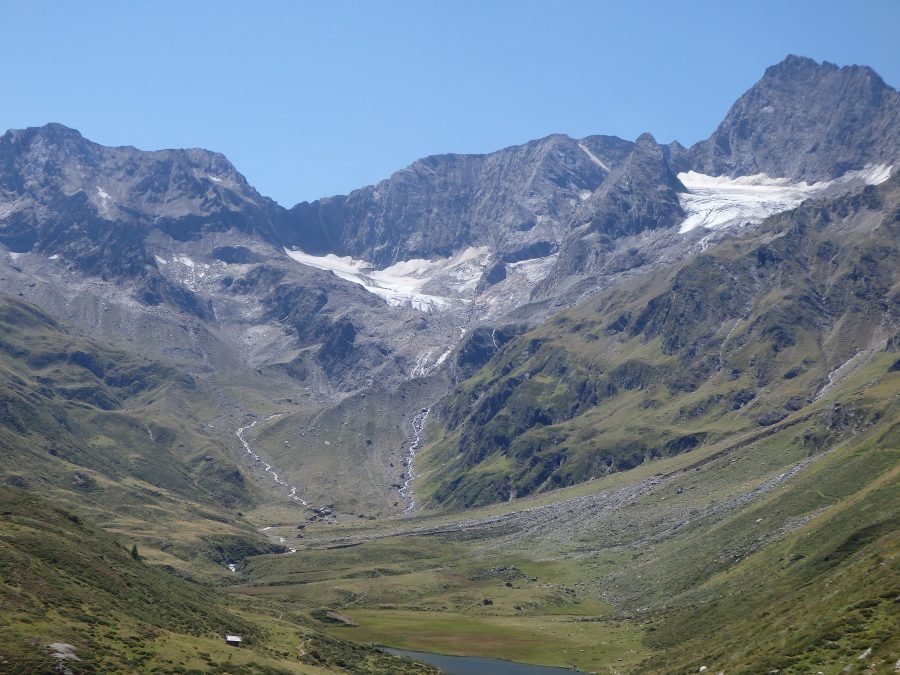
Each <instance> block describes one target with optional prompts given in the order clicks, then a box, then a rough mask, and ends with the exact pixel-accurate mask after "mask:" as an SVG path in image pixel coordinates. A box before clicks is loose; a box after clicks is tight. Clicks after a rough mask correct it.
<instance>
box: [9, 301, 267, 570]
mask: <svg viewBox="0 0 900 675" xmlns="http://www.w3.org/2000/svg"><path fill="white" fill-rule="evenodd" d="M213 417H214V407H213V404H212V396H211V394H210V392H209V391H208V390H207V389H206V388H205V387H204V385H202V384H201V383H200V382H198V381H197V380H195V379H194V378H193V377H191V376H190V375H188V374H186V373H183V372H180V371H178V370H177V369H175V368H173V367H171V366H168V365H166V364H162V363H159V362H154V361H150V360H147V359H143V358H140V357H137V356H134V355H131V354H127V353H125V352H122V351H118V350H115V349H110V348H108V347H104V346H102V345H99V344H97V343H95V342H92V341H89V340H85V339H83V338H80V337H78V336H77V335H73V334H71V333H69V332H68V331H66V330H65V329H63V328H62V327H61V326H60V325H58V324H57V323H56V322H55V321H54V320H53V319H51V318H50V317H49V316H47V315H46V314H44V313H43V312H41V311H39V310H37V309H36V308H35V307H33V306H31V305H28V304H26V303H23V302H20V301H18V300H16V299H14V298H11V297H8V296H4V297H2V298H0V445H2V447H3V451H4V458H5V460H6V461H5V462H4V464H3V466H2V467H0V483H2V484H6V485H11V486H13V487H17V488H20V489H23V490H26V491H29V492H31V493H34V494H38V495H43V496H45V497H49V498H51V499H52V500H53V501H54V503H56V504H60V505H64V506H65V507H66V508H70V509H72V510H75V511H77V513H79V514H80V515H81V516H85V515H87V516H89V517H91V518H93V519H94V520H96V521H97V522H99V523H100V524H102V525H103V526H104V527H105V528H106V529H107V530H109V531H110V532H113V533H115V534H116V536H117V537H119V538H120V539H121V540H122V541H123V542H129V543H131V542H136V543H139V544H140V546H141V548H142V550H144V551H145V554H146V555H147V556H148V557H149V558H151V559H153V560H154V561H156V562H160V563H163V564H167V565H169V566H171V567H173V568H175V569H176V570H179V571H180V572H181V573H182V574H185V575H197V574H201V575H205V576H217V575H218V576H224V575H227V574H228V572H227V570H226V568H225V567H224V562H222V561H221V560H215V555H212V554H211V549H216V548H219V547H220V545H221V541H222V539H223V538H226V539H228V540H229V541H231V542H233V543H234V542H243V543H242V544H239V545H238V546H237V548H241V547H242V546H245V547H246V548H247V549H248V550H251V551H257V552H261V551H265V550H271V546H270V544H269V543H268V542H267V541H266V540H265V539H264V538H262V537H261V536H260V535H259V534H258V533H257V532H256V531H255V530H254V528H252V527H250V526H249V525H248V524H247V523H245V522H242V521H241V519H240V517H239V515H238V513H239V512H240V510H241V509H246V508H248V507H251V506H253V505H254V504H255V503H256V497H255V494H254V490H253V489H252V488H251V484H250V482H249V481H248V480H247V478H246V476H245V474H244V472H243V471H242V470H241V469H240V468H239V467H238V466H237V465H236V464H235V463H234V461H233V460H232V459H231V458H230V456H229V451H228V450H227V449H226V448H225V447H224V446H222V444H221V442H220V441H219V440H218V439H217V438H216V437H215V436H213V435H211V434H210V433H209V427H208V425H209V424H210V423H211V422H212V421H213Z"/></svg>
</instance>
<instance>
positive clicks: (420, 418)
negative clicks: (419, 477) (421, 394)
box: [400, 408, 431, 513]
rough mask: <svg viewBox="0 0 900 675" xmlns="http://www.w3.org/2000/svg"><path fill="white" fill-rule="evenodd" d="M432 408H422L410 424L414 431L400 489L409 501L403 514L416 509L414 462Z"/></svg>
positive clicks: (401, 493) (404, 461)
mask: <svg viewBox="0 0 900 675" xmlns="http://www.w3.org/2000/svg"><path fill="white" fill-rule="evenodd" d="M429 412H431V408H422V409H421V410H419V412H417V413H416V414H415V415H414V416H413V418H412V421H411V422H410V423H409V425H410V427H411V429H412V441H411V442H410V445H409V452H408V453H407V456H406V457H405V458H404V460H403V463H404V464H405V465H406V480H405V481H403V487H401V488H400V496H401V497H403V499H405V500H406V501H407V503H408V504H407V507H406V509H404V511H403V513H412V511H413V510H414V509H415V507H416V500H415V498H414V497H413V492H412V482H413V460H414V459H415V458H416V453H417V452H418V451H419V448H420V447H421V444H422V432H423V431H424V430H425V422H426V421H427V420H428V413H429Z"/></svg>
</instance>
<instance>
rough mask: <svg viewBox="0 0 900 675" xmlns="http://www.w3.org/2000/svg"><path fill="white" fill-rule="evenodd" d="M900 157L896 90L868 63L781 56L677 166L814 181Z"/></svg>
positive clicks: (899, 112) (899, 97) (713, 172)
mask: <svg viewBox="0 0 900 675" xmlns="http://www.w3.org/2000/svg"><path fill="white" fill-rule="evenodd" d="M898 156H900V94H898V92H897V91H896V90H894V89H893V88H891V87H890V86H888V85H887V84H885V83H884V81H883V80H882V79H881V78H880V77H879V76H878V75H877V74H876V73H875V71H873V70H872V69H871V68H868V67H865V66H845V67H840V68H839V67H838V66H836V65H835V64H833V63H828V62H825V63H821V64H820V63H817V62H816V61H814V60H813V59H810V58H806V57H800V56H793V55H792V56H788V57H787V58H786V59H785V60H784V61H782V62H781V63H778V64H776V65H774V66H771V67H769V68H768V69H766V71H765V74H764V75H763V77H762V79H760V80H759V82H757V83H756V84H755V85H753V87H751V88H750V89H749V90H748V91H747V92H746V93H745V94H744V95H743V96H741V97H740V98H739V99H738V100H737V101H736V102H735V104H734V105H733V106H732V107H731V109H730V110H729V111H728V114H727V115H726V116H725V119H724V120H723V121H722V123H721V124H720V125H719V127H718V128H717V129H716V130H715V132H713V134H712V135H711V136H710V137H709V138H708V139H707V140H705V141H701V142H700V143H697V144H696V145H694V146H693V147H692V148H691V149H690V150H689V151H688V153H687V159H686V161H685V162H684V164H683V166H690V167H691V168H693V169H695V170H697V171H700V172H702V173H705V174H710V175H721V174H727V175H730V176H743V175H753V174H758V173H766V174H768V175H770V176H772V177H784V178H791V179H795V180H805V181H807V182H810V183H811V182H815V181H819V180H828V179H832V178H837V177H838V176H840V175H842V174H844V173H846V172H847V171H850V170H854V169H862V168H864V167H865V166H866V165H867V164H877V163H887V164H891V163H893V162H894V161H895V160H896V159H897V157H898Z"/></svg>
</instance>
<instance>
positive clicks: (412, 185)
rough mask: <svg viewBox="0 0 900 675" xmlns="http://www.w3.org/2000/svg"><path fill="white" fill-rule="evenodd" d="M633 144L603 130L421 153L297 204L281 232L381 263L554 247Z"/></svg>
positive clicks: (312, 247) (309, 245)
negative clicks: (386, 174)
mask: <svg viewBox="0 0 900 675" xmlns="http://www.w3.org/2000/svg"><path fill="white" fill-rule="evenodd" d="M632 146H633V144H632V143H629V142H627V141H623V140H621V139H618V138H614V137H608V136H591V137H588V138H585V139H582V140H580V141H578V140H575V139H572V138H569V137H567V136H562V135H554V136H548V137H547V138H542V139H540V140H537V141H532V142H530V143H527V144H525V145H520V146H514V147H510V148H506V149H504V150H500V151H498V152H495V153H492V154H489V155H437V156H433V157H426V158H425V159H421V160H419V161H417V162H414V163H413V164H412V165H410V166H409V167H408V168H406V169H404V170H403V171H399V172H397V173H395V174H394V175H393V176H391V177H390V178H389V179H388V180H385V181H382V182H380V183H378V184H377V185H373V186H370V187H366V188H362V189H361V190H356V191H354V192H351V193H350V194H349V195H347V196H342V197H332V198H330V199H324V200H320V201H317V202H313V203H311V204H310V203H303V204H299V205H297V206H296V207H294V208H293V209H292V210H291V216H292V223H291V226H290V228H289V230H288V231H286V232H285V233H284V237H285V239H286V240H288V241H289V242H290V243H292V244H294V245H296V246H298V247H299V248H302V249H304V250H306V251H309V252H313V253H324V252H333V253H337V254H338V255H349V256H353V257H355V258H362V259H364V260H367V261H369V262H371V263H373V264H374V265H375V266H376V267H379V268H383V267H386V266H388V265H391V264H393V263H395V262H397V261H401V260H408V259H410V258H431V257H435V256H440V257H447V256H449V255H451V254H452V253H453V252H455V251H458V250H460V249H462V248H466V247H468V246H482V245H489V246H491V248H492V249H494V250H497V251H507V250H511V249H516V248H521V247H523V246H525V245H528V244H533V243H535V242H542V241H553V242H556V243H557V244H558V243H559V242H560V241H561V240H562V239H563V238H564V237H565V234H566V230H567V226H568V222H569V220H570V219H571V217H572V215H573V213H574V212H575V210H576V207H577V205H578V204H579V203H580V202H581V201H583V200H584V199H586V198H587V197H588V196H589V195H591V194H592V193H593V192H594V191H595V190H596V189H597V188H598V187H599V186H600V185H601V184H602V183H603V182H604V180H605V178H606V176H608V175H609V173H610V172H611V171H612V170H613V169H614V168H615V167H617V166H619V165H620V164H621V163H622V162H623V161H624V160H625V158H627V157H628V155H629V153H630V151H631V148H632Z"/></svg>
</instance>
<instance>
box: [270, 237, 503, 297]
mask: <svg viewBox="0 0 900 675" xmlns="http://www.w3.org/2000/svg"><path fill="white" fill-rule="evenodd" d="M284 252H285V253H286V254H287V255H288V256H290V257H291V258H293V259H294V260H296V261H297V262H299V263H301V264H303V265H307V266H309V267H315V268H316V269H320V270H325V271H327V272H332V273H334V274H335V276H338V277H340V278H341V279H344V280H346V281H351V282H353V283H355V284H359V285H360V286H362V287H363V288H365V289H366V290H367V291H369V292H370V293H372V294H374V295H377V296H378V297H380V298H382V299H383V300H384V301H385V302H387V304H389V305H391V306H393V307H411V308H413V309H417V310H419V311H422V312H436V311H441V310H445V309H448V308H450V307H451V306H453V305H454V304H456V303H458V302H459V301H460V300H461V298H460V295H461V294H465V293H466V292H467V291H471V290H472V288H474V285H475V284H476V283H477V281H478V277H479V274H480V272H481V270H482V269H483V268H484V266H485V265H486V264H487V259H488V248H487V247H486V246H481V247H474V246H473V247H469V248H467V249H465V250H464V251H460V252H459V253H457V254H456V255H454V256H453V257H451V258H443V259H439V260H424V259H421V258H415V259H413V260H404V261H402V262H398V263H395V264H393V265H391V266H390V267H387V268H385V269H383V270H377V269H375V268H374V267H373V266H372V264H371V263H369V262H366V261H365V260H356V259H354V258H351V257H349V256H344V257H341V256H336V255H334V254H333V253H329V254H328V255H323V256H316V255H310V254H308V253H304V252H303V251H300V250H290V249H285V251H284ZM426 284H430V285H431V286H433V287H439V288H440V289H441V291H440V294H433V293H427V292H425V286H426Z"/></svg>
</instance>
